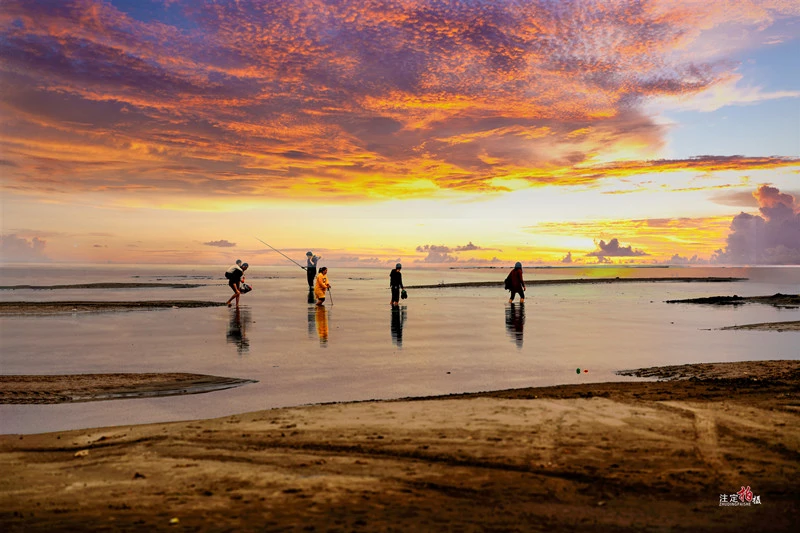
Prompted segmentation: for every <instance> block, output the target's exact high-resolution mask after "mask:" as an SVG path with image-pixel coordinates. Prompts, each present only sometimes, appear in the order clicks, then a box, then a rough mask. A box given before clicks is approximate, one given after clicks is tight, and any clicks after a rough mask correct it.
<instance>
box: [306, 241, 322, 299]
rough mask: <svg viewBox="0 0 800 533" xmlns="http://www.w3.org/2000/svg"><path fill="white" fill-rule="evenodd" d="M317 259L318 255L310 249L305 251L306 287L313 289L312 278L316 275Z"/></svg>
mask: <svg viewBox="0 0 800 533" xmlns="http://www.w3.org/2000/svg"><path fill="white" fill-rule="evenodd" d="M317 261H319V257H317V256H316V255H314V254H313V253H312V252H311V251H308V252H306V279H307V280H308V288H309V289H311V290H313V289H314V278H315V277H317Z"/></svg>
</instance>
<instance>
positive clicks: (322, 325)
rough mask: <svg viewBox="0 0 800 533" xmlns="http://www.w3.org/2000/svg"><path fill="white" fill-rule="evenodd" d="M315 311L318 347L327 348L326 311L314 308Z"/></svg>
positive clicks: (322, 307)
mask: <svg viewBox="0 0 800 533" xmlns="http://www.w3.org/2000/svg"><path fill="white" fill-rule="evenodd" d="M315 307H316V308H317V309H316V312H315V313H316V322H317V335H319V345H320V346H321V347H322V348H327V347H328V310H327V309H326V308H325V307H324V306H322V305H318V306H315Z"/></svg>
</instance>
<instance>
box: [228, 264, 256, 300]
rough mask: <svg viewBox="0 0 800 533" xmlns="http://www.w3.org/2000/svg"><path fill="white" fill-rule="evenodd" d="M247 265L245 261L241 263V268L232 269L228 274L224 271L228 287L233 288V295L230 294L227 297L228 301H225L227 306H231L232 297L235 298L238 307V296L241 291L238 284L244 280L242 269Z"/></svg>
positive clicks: (245, 268)
mask: <svg viewBox="0 0 800 533" xmlns="http://www.w3.org/2000/svg"><path fill="white" fill-rule="evenodd" d="M249 266H250V265H248V264H247V263H242V266H241V268H235V269H233V272H231V273H230V274H228V273H227V272H226V273H225V277H227V278H228V287H230V288H231V289H232V290H233V296H231V297H230V298H229V299H228V301H227V302H225V303H226V304H228V307H230V306H231V302H232V301H233V299H234V298H236V307H239V296H240V295H241V294H242V291H241V290H240V288H239V286H240V285H241V283H242V282H243V281H244V271H245V270H247V268H248V267H249Z"/></svg>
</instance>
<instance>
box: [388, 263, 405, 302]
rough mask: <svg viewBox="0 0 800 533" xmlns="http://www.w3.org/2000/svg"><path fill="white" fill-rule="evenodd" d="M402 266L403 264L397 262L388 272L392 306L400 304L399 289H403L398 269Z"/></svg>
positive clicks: (401, 276) (401, 277)
mask: <svg viewBox="0 0 800 533" xmlns="http://www.w3.org/2000/svg"><path fill="white" fill-rule="evenodd" d="M401 268H403V265H401V264H400V263H397V264H396V265H395V267H394V270H392V271H391V272H390V273H389V287H390V288H391V289H392V307H396V306H398V305H400V291H401V290H402V289H405V287H403V275H402V274H401V273H400V269H401Z"/></svg>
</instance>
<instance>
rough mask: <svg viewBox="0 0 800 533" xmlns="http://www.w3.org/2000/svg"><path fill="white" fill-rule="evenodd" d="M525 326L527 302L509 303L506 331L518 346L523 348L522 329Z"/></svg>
mask: <svg viewBox="0 0 800 533" xmlns="http://www.w3.org/2000/svg"><path fill="white" fill-rule="evenodd" d="M524 327H525V304H514V303H512V304H509V305H508V307H506V332H507V333H508V335H509V336H510V337H511V338H512V339H513V340H514V343H515V344H516V345H517V348H522V330H523V329H524Z"/></svg>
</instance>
